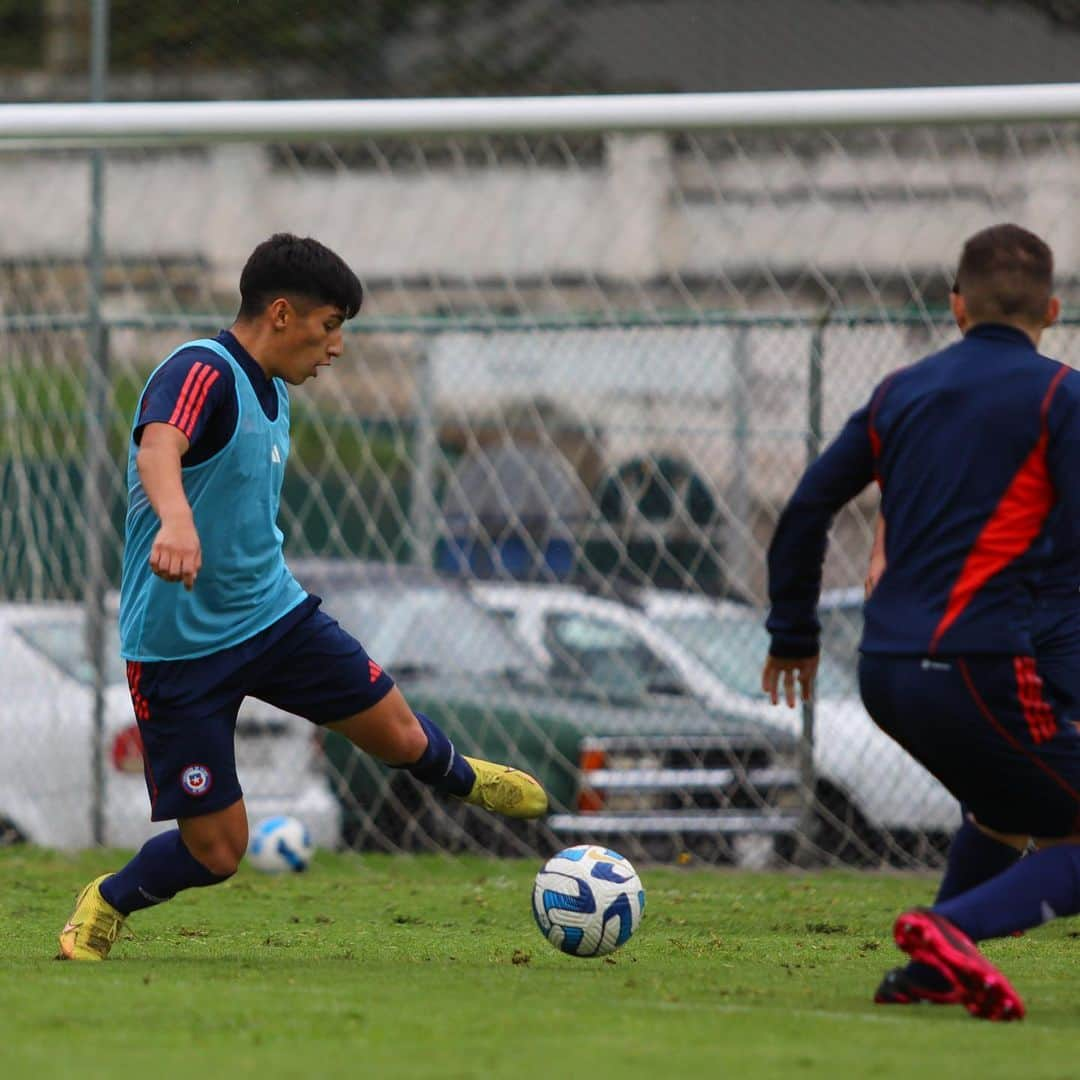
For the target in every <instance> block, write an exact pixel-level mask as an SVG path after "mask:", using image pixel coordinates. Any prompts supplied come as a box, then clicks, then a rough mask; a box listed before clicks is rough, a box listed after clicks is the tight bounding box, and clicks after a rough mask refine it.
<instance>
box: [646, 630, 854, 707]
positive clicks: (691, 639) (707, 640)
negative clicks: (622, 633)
mask: <svg viewBox="0 0 1080 1080" xmlns="http://www.w3.org/2000/svg"><path fill="white" fill-rule="evenodd" d="M654 621H655V622H656V624H657V625H658V626H661V627H663V629H665V630H666V631H667V632H668V633H669V634H671V636H672V637H674V638H675V639H676V640H678V641H679V643H680V644H682V645H683V646H684V647H685V648H687V649H689V650H690V651H691V652H692V653H694V655H695V656H697V657H698V658H699V659H700V660H702V661H703V662H704V663H705V664H706V665H707V666H708V667H709V668H710V670H712V671H713V672H714V673H715V674H716V675H718V676H719V677H720V678H721V679H723V680H724V682H725V683H727V684H728V686H730V687H732V688H733V689H735V690H738V691H740V692H741V693H743V694H748V695H750V696H753V697H759V696H760V695H761V665H762V662H763V661H764V659H765V657H766V656H767V655H768V652H769V634H768V631H767V630H766V629H765V627H764V626H763V625H762V624H761V623H759V622H757V621H755V620H752V619H740V618H729V617H726V616H724V615H720V614H716V615H714V614H711V613H706V612H700V613H696V614H693V615H663V616H660V617H658V618H656V619H655V620H654ZM817 691H818V695H819V696H820V697H848V696H851V695H854V694H857V692H858V691H857V686H856V679H855V664H854V657H853V658H852V663H851V666H850V667H848V666H847V665H844V664H842V663H838V662H837V660H836V659H835V657H834V656H833V655H832V654H830V653H826V652H822V655H821V663H820V665H819V667H818V681H817Z"/></svg>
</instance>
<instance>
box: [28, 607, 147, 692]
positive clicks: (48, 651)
mask: <svg viewBox="0 0 1080 1080" xmlns="http://www.w3.org/2000/svg"><path fill="white" fill-rule="evenodd" d="M84 626H85V622H84V621H83V619H82V617H81V616H80V615H71V616H68V617H66V618H56V619H49V620H47V621H45V622H28V623H23V624H22V625H21V626H16V627H15V631H16V633H17V634H18V635H19V636H20V637H21V638H22V639H23V641H25V642H26V643H27V644H28V645H29V646H30V647H31V648H32V649H36V650H37V651H38V652H39V653H41V654H42V655H43V656H46V657H48V659H49V660H51V661H52V662H53V663H54V664H55V665H56V666H57V667H58V668H60V670H61V671H63V672H64V674H66V675H70V676H71V677H72V678H73V679H77V680H78V681H79V682H81V683H82V684H83V685H85V686H92V685H93V683H94V666H93V664H92V663H91V662H90V657H89V656H88V655H87V651H86V632H85V630H84V629H83V628H84ZM126 681H127V674H126V671H125V668H124V661H123V660H121V659H120V633H119V631H118V630H117V627H116V621H115V620H114V619H109V620H108V621H107V622H106V624H105V684H106V686H114V685H117V684H119V683H124V682H126Z"/></svg>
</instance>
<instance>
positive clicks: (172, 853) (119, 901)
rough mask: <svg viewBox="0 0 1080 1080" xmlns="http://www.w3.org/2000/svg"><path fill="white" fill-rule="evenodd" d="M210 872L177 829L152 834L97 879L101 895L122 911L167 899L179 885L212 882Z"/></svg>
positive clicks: (213, 877)
mask: <svg viewBox="0 0 1080 1080" xmlns="http://www.w3.org/2000/svg"><path fill="white" fill-rule="evenodd" d="M229 876H230V875H228V874H226V875H225V876H224V877H222V876H221V875H219V874H213V873H211V872H210V871H209V870H207V869H206V867H205V866H203V864H202V863H201V862H199V860H198V859H196V858H195V856H194V855H192V854H191V852H190V851H188V849H187V845H186V844H185V843H184V841H183V840H182V839H181V837H180V830H179V829H171V830H170V831H169V832H164V833H159V834H158V835H157V836H152V837H151V838H150V839H149V840H147V841H146V843H145V844H143V846H142V847H141V848H140V849H139V852H138V854H137V855H136V856H135V857H134V858H133V859H132V860H131V862H129V863H128V864H127V865H126V866H125V867H124V868H123V869H121V870H118V871H117V872H116V873H115V874H113V875H112V876H111V877H108V878H106V879H105V880H104V881H103V882H102V883H101V895H102V896H103V897H105V899H106V900H107V901H108V902H109V903H110V904H112V906H113V907H114V908H116V910H117V911H119V912H120V913H121V914H122V915H130V914H131V913H132V912H133V911H139V910H140V909H141V908H148V907H153V905H154V904H160V903H162V902H163V901H165V900H171V899H172V898H173V897H174V896H175V895H176V894H177V893H178V892H180V891H181V890H182V889H198V888H202V887H203V886H205V885H216V884H217V883H218V882H219V881H224V880H225V879H226V878H227V877H229Z"/></svg>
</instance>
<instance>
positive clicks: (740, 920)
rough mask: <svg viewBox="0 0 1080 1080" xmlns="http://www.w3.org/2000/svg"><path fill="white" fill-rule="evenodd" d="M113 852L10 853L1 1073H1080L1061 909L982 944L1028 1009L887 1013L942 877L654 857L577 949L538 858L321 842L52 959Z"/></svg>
mask: <svg viewBox="0 0 1080 1080" xmlns="http://www.w3.org/2000/svg"><path fill="white" fill-rule="evenodd" d="M118 861H119V857H117V856H112V857H104V858H103V856H102V855H101V853H90V854H86V855H82V856H78V857H65V856H59V855H54V854H50V853H46V852H35V851H24V850H18V849H7V850H4V851H0V881H2V882H3V885H2V889H0V896H2V899H0V947H2V952H3V961H2V963H0V1046H2V1048H3V1049H2V1061H0V1073H2V1075H3V1076H5V1077H8V1078H21V1077H34V1078H35V1080H41V1078H45V1077H99V1076H100V1077H127V1076H141V1077H149V1078H151V1080H167V1078H172V1077H185V1078H190V1077H195V1076H206V1077H211V1078H217V1077H229V1078H231V1077H245V1076H257V1077H260V1078H269V1077H304V1078H309V1077H312V1076H349V1077H355V1076H365V1077H380V1078H381V1077H395V1078H396V1077H439V1078H444V1080H445V1078H465V1077H476V1078H479V1077H485V1078H502V1077H512V1078H524V1077H541V1076H543V1077H552V1076H556V1077H574V1078H575V1080H576V1078H588V1077H619V1078H623V1077H627V1078H629V1077H650V1078H662V1077H669V1076H680V1077H698V1076H716V1077H737V1078H738V1080H757V1078H761V1077H769V1078H772V1077H785V1078H802V1077H829V1078H832V1080H836V1078H839V1077H845V1078H846V1077H855V1078H860V1080H861V1078H864V1077H865V1078H877V1077H905V1078H909V1077H912V1076H915V1077H918V1076H927V1077H930V1076H945V1077H947V1078H948V1080H959V1078H963V1077H968V1076H972V1077H976V1076H977V1077H979V1078H981V1080H991V1078H998V1077H1010V1078H1015V1077H1022V1078H1025V1080H1041V1078H1046V1080H1050V1078H1053V1080H1067V1078H1075V1077H1077V1076H1080V1024H1078V1021H1080V981H1078V980H1077V978H1076V967H1077V960H1078V958H1080V933H1077V931H1076V930H1075V929H1074V928H1073V925H1074V924H1070V923H1068V922H1067V921H1065V922H1062V923H1059V924H1056V925H1054V926H1052V927H1048V928H1046V929H1045V930H1041V931H1039V932H1037V933H1034V934H1031V935H1028V936H1027V937H1024V938H1021V939H1010V940H1008V941H1004V942H1000V943H993V944H991V945H990V946H988V948H987V951H988V953H990V954H991V956H992V957H993V959H994V960H995V961H996V962H998V963H1000V964H1001V965H1002V966H1003V967H1004V968H1005V969H1006V971H1007V972H1008V973H1009V975H1010V976H1012V977H1013V978H1014V981H1015V983H1016V985H1017V987H1018V988H1019V989H1020V991H1021V993H1022V994H1023V995H1024V996H1025V998H1026V1000H1027V1003H1028V1007H1029V1016H1028V1019H1027V1020H1025V1021H1024V1022H1022V1023H1016V1024H989V1023H986V1022H982V1021H976V1020H973V1019H971V1018H969V1017H968V1016H967V1014H966V1013H964V1012H963V1011H962V1010H960V1009H958V1008H955V1007H948V1008H942V1007H932V1006H924V1007H917V1008H901V1007H893V1008H884V1007H881V1006H874V1005H872V1004H871V1003H870V1000H869V999H870V995H871V993H872V991H873V989H874V986H875V985H876V982H877V979H878V978H879V976H880V975H881V973H882V972H883V971H884V970H885V968H887V967H889V966H891V965H892V964H894V963H896V962H897V959H898V957H899V955H900V954H899V953H897V952H896V950H895V948H894V946H893V945H892V942H891V938H890V936H889V928H890V926H891V922H892V918H893V916H894V915H895V914H896V912H897V911H898V910H899V909H901V908H902V907H904V906H907V905H909V904H912V903H919V902H925V901H927V900H928V899H929V897H930V896H931V894H932V891H933V882H932V881H931V880H930V879H928V878H919V877H901V876H876V875H863V874H856V873H828V874H815V875H806V876H803V875H795V874H790V875H787V874H777V875H766V874H743V873H734V872H724V871H716V870H711V869H697V868H694V867H692V866H691V867H686V868H658V869H653V868H644V870H643V872H642V879H643V881H644V884H645V889H646V893H647V910H646V916H645V920H644V922H643V924H642V926H641V929H640V930H639V931H638V934H637V935H636V936H635V937H634V939H633V940H632V941H630V942H629V944H627V945H626V946H625V947H624V948H623V949H622V950H620V951H619V952H618V953H616V954H615V955H614V956H613V957H610V958H608V959H607V960H577V959H574V958H571V957H567V956H563V955H562V954H560V953H558V952H556V951H555V950H554V949H552V948H551V947H550V946H549V945H548V944H547V943H546V942H545V941H544V940H543V939H542V938H541V937H540V935H539V933H538V931H537V930H536V927H535V925H534V924H533V921H532V916H531V914H530V911H529V897H530V893H531V883H532V876H533V874H534V872H535V870H536V869H537V865H536V864H533V863H531V862H518V861H485V860H481V859H474V858H455V859H449V858H428V857H422V858H420V857H414V858H390V857H375V856H367V857H361V856H351V857H350V856H330V855H322V856H320V857H319V859H318V860H317V862H316V864H315V865H314V867H313V868H312V870H311V871H310V872H308V873H307V874H304V875H297V876H291V877H287V878H270V877H264V876H261V875H259V874H257V873H256V872H255V871H252V870H249V869H246V868H245V869H244V870H242V871H241V873H240V874H238V875H237V876H236V877H235V878H234V879H232V880H231V881H229V882H228V883H226V884H225V885H223V886H221V887H218V888H215V889H209V890H196V891H193V892H188V893H185V894H183V895H182V896H180V897H179V898H177V899H176V900H175V901H173V902H172V903H171V904H167V905H163V906H162V907H160V908H157V909H153V910H150V911H145V912H140V913H138V915H137V916H136V917H134V918H133V919H132V921H131V924H130V926H131V934H130V935H127V934H125V935H124V936H123V937H122V938H121V940H120V942H119V943H118V944H117V946H116V948H115V950H114V953H113V957H112V958H111V959H110V960H109V961H108V962H107V963H106V964H103V965H99V964H95V965H90V964H80V965H75V964H60V963H56V962H54V961H53V960H52V959H51V957H52V954H53V951H54V947H55V933H56V932H57V930H58V929H59V928H60V926H61V925H62V924H63V922H64V919H65V917H66V916H67V915H68V913H69V910H70V904H71V901H72V898H73V895H74V892H75V891H76V889H77V888H78V887H79V886H81V885H82V884H84V883H85V881H86V880H88V879H89V878H90V877H92V876H94V875H95V874H97V873H100V872H101V871H102V870H105V869H108V868H109V867H111V866H114V865H116V864H117V862H118Z"/></svg>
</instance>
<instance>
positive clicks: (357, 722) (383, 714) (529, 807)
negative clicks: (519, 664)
mask: <svg viewBox="0 0 1080 1080" xmlns="http://www.w3.org/2000/svg"><path fill="white" fill-rule="evenodd" d="M326 726H327V727H328V728H331V729H332V730H334V731H337V732H338V733H340V734H341V735H344V736H345V738H347V739H348V740H349V741H350V742H351V743H352V744H353V745H354V746H357V747H359V748H360V749H361V750H363V751H365V752H366V753H368V754H371V755H372V756H373V757H376V758H378V759H379V760H380V761H383V762H385V763H386V764H387V765H393V766H396V767H398V768H404V769H407V770H408V771H409V772H411V773H412V774H413V775H414V776H415V777H416V778H417V779H418V780H421V781H423V782H424V783H427V784H430V785H431V786H432V787H434V788H435V789H436V790H439V791H443V792H445V793H446V794H449V795H453V796H455V797H456V798H459V799H462V800H463V801H464V802H467V803H470V804H472V805H473V806H482V807H483V808H484V809H485V810H491V811H493V812H494V813H496V814H503V815H504V816H506V817H513V818H536V817H540V815H541V814H543V813H545V812H546V811H547V808H548V800H547V793H546V792H545V791H544V789H543V788H542V787H541V786H540V784H539V782H538V781H537V780H535V779H534V778H533V777H532V776H530V775H529V774H528V773H524V772H521V771H520V770H518V769H514V768H512V767H511V766H509V765H497V764H494V763H493V762H490V761H482V760H481V759H479V758H470V757H465V756H464V755H463V754H459V753H458V752H457V751H456V750H455V749H454V747H453V744H452V743H451V742H450V741H449V739H447V738H446V736H445V735H444V734H443V733H442V732H441V731H440V730H439V729H438V728H437V727H436V726H435V725H434V724H433V723H432V722H431V721H430V720H428V719H427V717H424V716H418V715H417V714H416V713H414V712H413V711H412V709H411V708H409V705H408V702H406V700H405V697H404V695H403V694H402V693H401V691H400V690H398V688H397V687H396V686H395V687H394V688H393V689H392V690H391V691H390V692H389V693H388V694H387V695H386V696H385V697H384V698H383V699H382V700H381V701H379V702H377V703H376V704H375V705H373V706H372V707H371V708H370V709H365V710H364V711H363V712H360V713H356V714H355V715H353V716H350V717H347V718H346V719H344V720H338V721H335V722H334V723H331V724H327V725H326Z"/></svg>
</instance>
